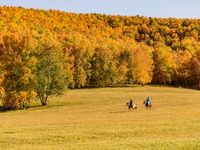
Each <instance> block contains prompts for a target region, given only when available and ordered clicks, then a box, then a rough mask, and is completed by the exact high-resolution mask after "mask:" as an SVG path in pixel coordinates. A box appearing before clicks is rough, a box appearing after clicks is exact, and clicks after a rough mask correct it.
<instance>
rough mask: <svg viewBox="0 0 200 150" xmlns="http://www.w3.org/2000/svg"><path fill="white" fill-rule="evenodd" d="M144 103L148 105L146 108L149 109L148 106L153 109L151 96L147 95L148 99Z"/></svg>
mask: <svg viewBox="0 0 200 150" xmlns="http://www.w3.org/2000/svg"><path fill="white" fill-rule="evenodd" d="M143 104H144V105H145V106H146V109H148V107H149V108H150V109H151V107H152V104H151V102H150V98H149V97H147V99H146V100H145V101H144V102H143Z"/></svg>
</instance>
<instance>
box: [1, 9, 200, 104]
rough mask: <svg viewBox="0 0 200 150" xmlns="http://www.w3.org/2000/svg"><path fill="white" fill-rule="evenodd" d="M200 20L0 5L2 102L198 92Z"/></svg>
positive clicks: (199, 83)
mask: <svg viewBox="0 0 200 150" xmlns="http://www.w3.org/2000/svg"><path fill="white" fill-rule="evenodd" d="M199 40H200V19H187V18H185V19H184V18H183V19H177V18H151V17H150V18H147V17H144V16H139V15H137V16H119V15H116V16H114V15H106V14H95V13H94V14H75V13H68V12H62V11H59V10H39V9H26V8H23V7H7V6H0V98H1V99H2V101H3V105H4V106H8V107H13V108H19V107H21V108H23V107H25V106H26V105H28V103H29V102H30V101H31V100H32V99H34V98H35V97H36V96H38V97H39V99H40V101H41V103H42V105H46V103H47V99H48V96H49V95H53V94H62V92H64V91H65V89H67V88H81V87H85V86H89V85H92V86H98V87H104V86H123V85H127V84H133V83H134V84H135V83H136V84H141V85H145V84H159V85H161V84H166V85H172V86H182V87H187V88H195V89H199V88H200V41H199Z"/></svg>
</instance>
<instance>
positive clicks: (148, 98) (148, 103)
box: [145, 97, 151, 106]
mask: <svg viewBox="0 0 200 150" xmlns="http://www.w3.org/2000/svg"><path fill="white" fill-rule="evenodd" d="M145 104H146V106H149V105H150V104H151V102H150V97H147V99H146V103H145Z"/></svg>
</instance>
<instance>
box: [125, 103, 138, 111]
mask: <svg viewBox="0 0 200 150" xmlns="http://www.w3.org/2000/svg"><path fill="white" fill-rule="evenodd" d="M126 106H128V110H130V109H131V108H132V109H133V110H137V106H136V105H135V104H134V103H133V104H132V106H131V105H130V103H129V102H127V103H126Z"/></svg>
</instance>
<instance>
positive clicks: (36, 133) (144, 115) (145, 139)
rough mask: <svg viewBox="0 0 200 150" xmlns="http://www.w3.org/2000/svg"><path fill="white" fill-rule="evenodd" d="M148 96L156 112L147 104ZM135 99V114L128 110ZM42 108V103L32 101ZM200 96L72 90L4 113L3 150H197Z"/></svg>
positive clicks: (178, 91)
mask: <svg viewBox="0 0 200 150" xmlns="http://www.w3.org/2000/svg"><path fill="white" fill-rule="evenodd" d="M147 96H150V98H151V101H152V104H153V108H152V110H146V108H145V107H144V105H143V101H144V100H145V99H146V97H147ZM130 98H132V99H133V101H134V103H136V105H137V106H138V110H137V111H133V110H131V111H128V109H127V107H126V106H125V104H126V102H127V101H129V99H130ZM34 105H35V106H38V105H40V103H39V102H35V103H34ZM199 108H200V92H199V91H195V90H190V89H183V88H172V87H153V86H145V87H130V88H100V89H81V90H69V91H68V92H67V94H66V95H65V96H63V97H53V98H51V99H50V100H49V104H48V106H45V107H42V106H38V107H32V108H29V109H26V110H18V111H9V112H4V113H0V133H1V134H0V147H1V149H2V150H7V149H11V150H12V149H13V150H15V149H18V150H59V149H61V150H64V149H81V150H82V149H91V150H93V149H94V150H98V149H99V150H102V149H108V150H111V149H112V150H114V149H115V150H116V149H123V150H124V149H127V150H128V149H131V150H132V149H136V150H140V149H141V150H143V149H145V150H152V149H159V150H161V149H163V150H168V149H171V150H191V149H192V150H198V149H200V109H199Z"/></svg>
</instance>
